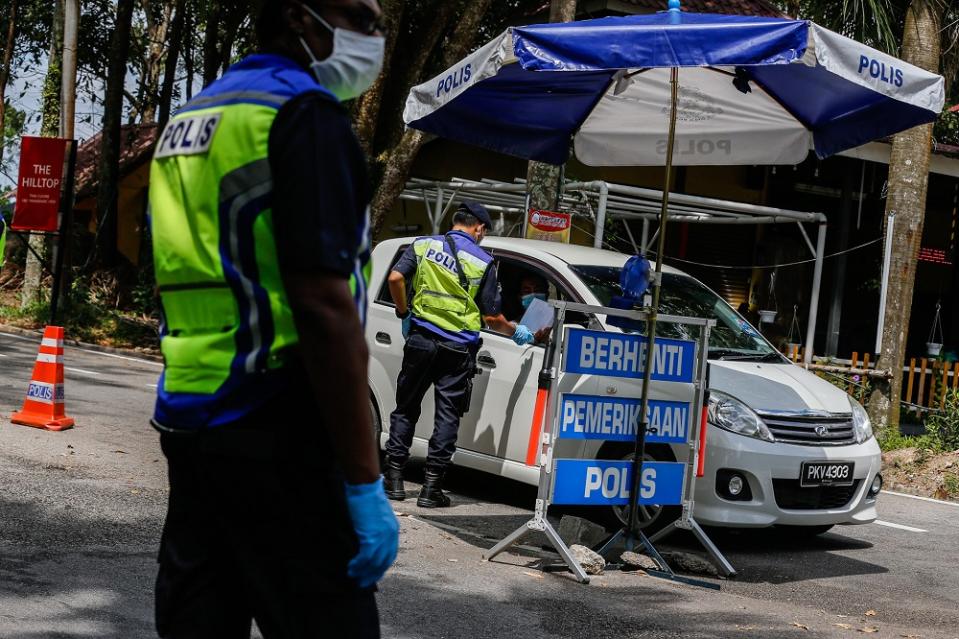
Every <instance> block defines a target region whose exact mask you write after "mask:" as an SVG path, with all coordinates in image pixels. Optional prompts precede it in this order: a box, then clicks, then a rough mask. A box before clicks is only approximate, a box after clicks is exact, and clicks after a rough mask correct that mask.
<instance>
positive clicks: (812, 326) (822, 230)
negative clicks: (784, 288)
mask: <svg viewBox="0 0 959 639" xmlns="http://www.w3.org/2000/svg"><path fill="white" fill-rule="evenodd" d="M825 254H826V223H825V222H820V223H819V235H818V236H817V238H816V252H815V255H816V268H815V270H814V271H813V276H812V295H810V297H809V320H808V322H807V326H806V352H805V354H804V355H803V363H804V364H807V365H808V364H809V363H811V362H812V351H813V340H814V339H815V338H816V315H817V314H818V313H819V288H820V285H821V284H822V262H823V257H825Z"/></svg>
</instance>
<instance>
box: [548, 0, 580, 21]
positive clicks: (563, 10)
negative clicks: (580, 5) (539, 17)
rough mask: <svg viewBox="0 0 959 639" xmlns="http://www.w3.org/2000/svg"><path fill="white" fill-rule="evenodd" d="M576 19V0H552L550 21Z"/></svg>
mask: <svg viewBox="0 0 959 639" xmlns="http://www.w3.org/2000/svg"><path fill="white" fill-rule="evenodd" d="M575 19H576V0H552V1H551V2H550V3H549V21H550V22H572V21H573V20H575Z"/></svg>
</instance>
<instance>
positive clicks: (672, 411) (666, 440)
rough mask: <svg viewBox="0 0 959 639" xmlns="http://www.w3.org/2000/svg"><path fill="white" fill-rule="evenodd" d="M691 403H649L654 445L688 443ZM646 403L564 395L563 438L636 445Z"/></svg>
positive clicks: (649, 435)
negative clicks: (643, 406) (643, 405)
mask: <svg viewBox="0 0 959 639" xmlns="http://www.w3.org/2000/svg"><path fill="white" fill-rule="evenodd" d="M689 406H690V405H689V403H688V402H674V401H666V400H657V399H651V400H649V407H648V410H647V411H646V413H647V415H646V416H647V422H648V429H649V431H648V433H647V435H646V442H647V443H650V444H685V443H686V439H687V436H688V434H689V431H688V428H689V425H690V414H691V412H692V411H690V408H689ZM641 410H642V401H641V400H639V399H636V398H614V397H599V396H596V395H574V394H570V393H566V394H564V395H563V399H562V402H561V404H560V408H559V432H558V433H557V434H556V436H557V437H559V438H560V439H595V440H602V441H609V442H632V441H635V439H636V426H637V425H638V424H639V423H640V421H641V420H640V418H639V413H640V411H641Z"/></svg>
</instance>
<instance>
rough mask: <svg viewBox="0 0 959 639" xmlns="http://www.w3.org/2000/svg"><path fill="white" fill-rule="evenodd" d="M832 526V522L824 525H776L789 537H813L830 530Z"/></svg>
mask: <svg viewBox="0 0 959 639" xmlns="http://www.w3.org/2000/svg"><path fill="white" fill-rule="evenodd" d="M832 526H833V525H832V524H824V525H822V526H776V529H777V530H779V531H780V532H781V533H782V534H784V535H786V536H787V537H793V538H795V539H811V538H812V537H815V536H817V535H821V534H823V533H824V532H828V531H829V530H830V529H831V528H832Z"/></svg>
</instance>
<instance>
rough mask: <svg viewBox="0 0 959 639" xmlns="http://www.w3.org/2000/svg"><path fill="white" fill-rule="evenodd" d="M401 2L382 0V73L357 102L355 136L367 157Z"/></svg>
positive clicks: (383, 87) (396, 31) (388, 70)
mask: <svg viewBox="0 0 959 639" xmlns="http://www.w3.org/2000/svg"><path fill="white" fill-rule="evenodd" d="M405 5H406V3H405V2H403V0H383V3H382V7H383V18H384V21H385V22H386V28H387V37H386V51H385V55H384V56H383V71H382V72H381V73H380V75H379V77H377V78H376V82H374V83H373V86H371V87H370V89H369V91H367V92H366V93H364V94H363V95H362V97H360V99H359V100H358V101H357V102H358V105H357V109H356V115H355V117H354V121H355V122H356V135H357V137H358V138H359V139H360V144H362V145H363V150H364V151H366V153H367V155H369V154H371V153H372V152H373V138H374V136H375V135H376V122H377V120H378V119H379V117H380V107H381V106H382V104H383V92H384V90H385V89H386V79H387V77H388V76H389V74H390V68H391V67H392V65H393V52H394V51H395V50H396V41H397V40H398V39H399V27H400V25H401V24H402V23H403V8H404V7H405Z"/></svg>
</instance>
